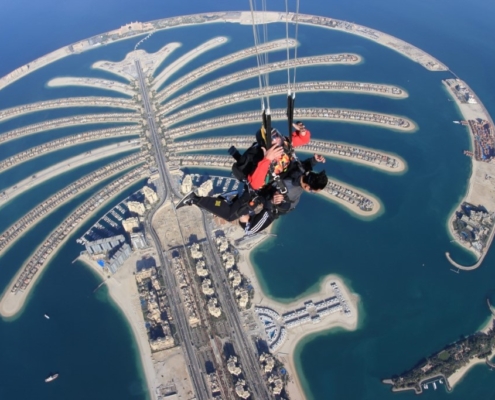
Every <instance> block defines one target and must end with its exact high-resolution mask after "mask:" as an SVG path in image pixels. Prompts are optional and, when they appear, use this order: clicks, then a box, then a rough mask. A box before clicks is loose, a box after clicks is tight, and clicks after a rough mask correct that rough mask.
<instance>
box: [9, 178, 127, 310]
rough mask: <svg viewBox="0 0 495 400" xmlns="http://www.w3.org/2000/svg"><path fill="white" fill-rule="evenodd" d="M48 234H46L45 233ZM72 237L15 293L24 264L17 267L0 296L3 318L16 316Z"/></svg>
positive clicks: (65, 240)
mask: <svg viewBox="0 0 495 400" xmlns="http://www.w3.org/2000/svg"><path fill="white" fill-rule="evenodd" d="M127 187H128V186H127V185H126V186H123V187H122V188H121V190H122V191H124V190H125V189H127ZM120 193H121V192H119V193H117V194H115V196H113V197H111V198H109V199H108V200H107V201H104V202H102V203H100V204H99V205H98V207H96V208H95V209H94V210H93V212H92V213H90V214H88V215H87V216H86V217H85V218H82V219H81V220H80V221H79V224H78V225H79V226H80V225H82V224H83V223H84V222H86V221H87V220H88V219H90V218H92V217H93V216H94V215H95V214H96V213H98V212H99V211H100V210H101V209H102V208H105V207H107V206H108V204H109V203H111V202H112V201H114V199H115V198H116V197H117V196H118V195H119V194H120ZM47 236H48V235H47ZM72 237H73V233H71V234H68V235H67V236H66V237H65V238H64V239H63V240H61V241H60V243H59V245H58V247H57V248H56V249H54V250H53V251H52V252H51V253H50V254H49V255H48V256H47V257H46V259H45V262H44V263H43V265H42V266H41V267H39V269H38V272H37V273H36V274H35V275H34V276H33V277H32V279H31V282H30V284H29V285H28V287H27V288H26V290H24V291H23V292H18V293H16V294H14V293H12V292H11V291H10V289H11V287H12V285H13V284H14V283H15V282H16V281H17V279H18V277H19V275H20V274H21V272H22V270H23V269H24V265H22V266H21V267H20V268H19V271H18V272H17V273H16V274H15V276H14V277H13V278H12V280H11V281H10V282H9V284H8V285H7V286H6V288H5V290H4V292H3V293H2V297H1V299H0V315H1V316H2V317H4V318H11V317H14V316H16V315H17V314H18V313H20V312H21V311H22V310H23V308H24V306H25V304H26V303H27V300H28V299H29V297H30V295H31V292H32V290H33V288H34V287H36V284H37V283H38V281H39V279H40V277H41V276H42V275H43V272H44V271H45V269H46V267H47V265H48V264H49V263H50V260H51V259H52V258H53V257H54V256H55V255H56V254H58V251H59V249H60V248H61V247H62V246H63V245H64V244H65V243H66V242H67V241H68V240H69V239H71V238H72ZM43 245H44V242H42V243H41V244H40V245H39V246H38V247H37V248H36V249H35V250H34V251H33V254H34V253H36V251H38V250H39V249H40V248H41V247H42V246H43Z"/></svg>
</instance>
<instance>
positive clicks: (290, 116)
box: [285, 0, 296, 147]
mask: <svg viewBox="0 0 495 400" xmlns="http://www.w3.org/2000/svg"><path fill="white" fill-rule="evenodd" d="M285 41H286V43H285V47H286V49H287V128H288V129H287V132H288V136H287V137H288V138H289V145H290V147H292V123H293V122H294V100H295V97H296V93H295V91H293V90H292V88H291V80H290V45H289V4H288V0H285ZM294 90H295V87H294Z"/></svg>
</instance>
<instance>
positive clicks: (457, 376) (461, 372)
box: [448, 318, 493, 389]
mask: <svg viewBox="0 0 495 400" xmlns="http://www.w3.org/2000/svg"><path fill="white" fill-rule="evenodd" d="M492 326H493V318H490V319H489V320H488V322H487V323H486V325H485V326H484V327H483V328H482V329H480V332H484V333H487V332H488V331H489V330H490V328H491V327H492ZM485 363H486V360H485V359H484V358H482V359H479V358H473V359H471V360H470V361H469V363H467V364H466V365H465V366H464V367H462V368H459V369H458V370H457V371H456V372H454V373H453V374H452V375H450V376H449V378H448V380H449V384H450V386H451V387H452V389H453V388H454V386H455V385H457V384H458V383H459V382H460V381H461V380H462V378H464V376H465V375H466V374H467V373H468V372H469V370H470V369H471V368H473V367H474V366H475V365H479V364H485Z"/></svg>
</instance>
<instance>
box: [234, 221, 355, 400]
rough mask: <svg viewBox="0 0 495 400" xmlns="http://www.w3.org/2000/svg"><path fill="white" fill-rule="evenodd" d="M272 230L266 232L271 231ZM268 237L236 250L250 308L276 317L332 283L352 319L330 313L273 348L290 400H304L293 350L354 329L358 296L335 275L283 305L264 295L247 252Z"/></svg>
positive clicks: (323, 294) (323, 291) (314, 297)
mask: <svg viewBox="0 0 495 400" xmlns="http://www.w3.org/2000/svg"><path fill="white" fill-rule="evenodd" d="M272 227H273V225H272V226H271V227H269V228H268V229H267V233H271V232H272ZM267 237H268V236H265V237H264V238H263V239H262V240H260V241H259V242H258V243H256V244H254V245H253V246H252V247H251V248H249V249H242V250H241V249H239V248H238V249H237V250H238V251H239V255H240V260H239V263H238V268H239V271H240V272H241V273H242V274H243V275H244V276H245V277H246V278H248V279H250V281H251V284H252V286H253V288H254V298H253V299H252V303H253V304H254V305H260V306H267V307H270V308H272V309H274V310H277V311H278V312H279V313H280V314H282V313H283V312H285V311H288V310H290V309H291V308H294V307H296V306H301V305H302V303H303V302H304V301H305V300H308V299H312V300H313V301H318V300H320V299H323V298H325V297H328V296H329V295H330V294H331V292H332V291H331V289H330V285H329V282H330V281H335V282H337V284H338V285H339V287H340V289H341V290H342V292H343V293H344V296H345V298H346V299H347V300H348V304H349V305H350V308H351V309H352V312H353V313H352V316H351V317H345V316H343V315H342V314H340V313H339V314H334V315H331V316H328V317H325V319H324V320H323V321H322V322H320V323H319V324H306V325H302V326H298V327H296V328H295V329H294V328H291V329H290V331H289V333H288V335H287V340H286V341H285V343H284V344H283V345H282V346H281V347H280V348H279V349H277V350H276V351H275V352H274V354H275V355H276V356H277V358H279V359H280V360H281V361H282V362H283V363H284V366H285V368H286V369H287V371H288V374H289V377H290V378H291V379H290V380H289V381H288V383H287V391H288V392H289V393H290V398H291V399H293V400H306V399H307V396H306V392H305V390H304V386H303V384H302V381H303V377H302V376H300V375H301V370H300V369H298V368H297V360H296V359H295V356H296V354H295V353H296V351H295V350H296V348H297V346H298V345H299V344H300V343H301V344H302V343H304V342H302V340H303V339H307V338H309V337H311V336H316V335H317V334H318V333H322V332H327V331H329V330H331V329H334V328H343V329H346V330H348V331H354V330H356V329H358V322H359V316H358V306H357V304H358V301H359V296H358V295H356V294H355V293H352V292H350V290H349V288H348V287H347V286H346V285H345V283H344V281H343V279H342V278H341V277H340V276H338V275H335V274H329V275H326V276H325V277H323V278H322V279H320V280H319V282H317V283H316V284H315V285H314V286H313V287H312V288H310V289H309V290H308V291H307V292H305V293H303V294H301V295H300V296H298V297H297V298H294V299H290V300H289V301H287V302H285V301H283V300H281V299H275V298H273V297H270V296H269V295H268V294H266V293H265V292H264V291H263V289H262V287H261V285H260V283H259V278H258V275H257V273H256V269H255V267H254V265H253V263H252V261H251V252H252V251H253V250H254V249H255V248H256V247H257V246H258V245H259V244H261V243H263V241H264V239H265V238H267Z"/></svg>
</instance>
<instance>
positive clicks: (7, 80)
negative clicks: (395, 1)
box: [0, 11, 448, 90]
mask: <svg viewBox="0 0 495 400" xmlns="http://www.w3.org/2000/svg"><path fill="white" fill-rule="evenodd" d="M229 13H235V12H228V11H223V12H212V13H208V14H189V15H188V16H186V18H183V17H170V18H162V19H159V20H155V21H152V23H147V24H146V25H148V24H149V25H152V26H151V28H147V29H141V30H139V31H132V33H133V34H132V35H130V36H124V37H119V38H114V39H112V40H108V41H107V42H102V43H96V44H90V43H89V41H88V40H87V39H82V40H80V41H79V42H75V43H72V44H69V45H67V46H64V47H61V48H59V49H56V50H54V51H52V52H50V53H48V54H45V55H43V56H41V57H39V58H37V59H35V60H33V61H31V62H29V63H27V64H25V65H22V66H20V67H19V68H17V69H15V70H14V71H12V72H11V73H9V74H7V75H5V76H3V77H1V78H0V90H1V89H3V88H4V87H6V86H8V85H10V84H12V83H14V82H16V81H17V80H19V79H21V78H23V77H24V76H26V75H28V74H29V73H31V72H33V71H36V70H38V69H40V68H43V67H45V66H47V65H49V64H51V63H53V62H55V61H58V60H60V59H62V58H64V57H67V56H70V55H72V54H79V53H81V52H85V51H88V50H92V49H95V48H98V45H107V44H112V43H116V42H119V41H122V40H127V39H132V38H137V37H139V36H143V35H147V34H149V33H151V32H157V31H161V30H165V29H173V28H178V27H183V26H188V25H193V24H195V23H197V21H196V20H195V19H196V18H198V17H202V16H204V15H208V16H209V17H210V18H211V16H218V20H213V19H203V20H202V21H201V23H202V24H210V23H238V24H241V25H242V24H246V23H251V22H250V21H251V17H250V16H249V13H248V12H247V11H241V12H238V13H239V14H238V15H237V16H234V15H229ZM283 15H284V14H283V13H278V12H272V13H266V14H265V18H266V22H267V23H268V22H277V21H278V22H283V21H282V19H280V21H279V17H283ZM301 17H304V18H318V19H320V18H321V19H323V18H324V19H326V20H328V21H329V22H330V21H336V22H337V21H338V22H339V23H345V24H347V25H349V26H350V27H351V29H350V28H349V27H344V28H340V29H339V28H335V27H333V26H326V25H323V24H319V23H315V22H311V21H307V20H306V21H303V20H302V18H299V24H304V25H310V26H316V27H320V28H323V29H333V30H338V31H341V32H344V33H349V34H352V35H357V36H360V37H362V38H364V39H367V40H371V41H374V42H375V43H378V44H380V45H382V46H384V47H387V48H389V49H392V50H394V51H396V52H399V53H400V54H402V55H404V56H405V57H407V58H409V59H411V60H413V61H414V62H419V63H420V64H421V65H422V66H423V67H425V68H426V69H429V70H432V71H434V70H447V69H448V68H447V67H446V66H445V65H444V64H442V63H441V62H440V61H438V60H437V59H436V58H434V57H433V56H431V55H430V54H428V53H426V52H424V51H423V50H421V49H419V48H417V47H416V46H413V45H412V44H410V43H408V42H405V41H403V40H401V39H398V38H396V37H394V36H391V35H388V34H386V33H384V32H380V31H377V30H373V29H371V28H367V27H365V26H362V25H355V24H351V23H347V22H346V21H341V20H333V19H331V18H330V17H319V16H313V15H307V14H301ZM270 19H272V20H271V21H270ZM189 21H192V22H189ZM167 22H171V23H174V25H171V26H168V25H166V24H167ZM163 25H165V26H163ZM355 26H356V27H358V28H360V29H361V31H355V30H353V29H352V28H354V27H355ZM366 30H368V32H366ZM119 31H120V30H119V29H114V30H112V31H108V32H104V33H102V34H100V35H98V36H100V37H101V36H107V35H112V34H113V35H115V34H117V33H118V32H119ZM369 31H371V32H373V33H375V35H376V32H378V33H379V34H381V35H382V36H383V37H382V38H380V36H378V37H377V38H375V37H372V36H371V37H370V36H368V35H369V34H370V32H369ZM366 33H368V35H366ZM394 41H396V42H395V43H394ZM393 44H395V47H394V46H393ZM397 44H400V45H402V46H403V48H407V49H409V50H410V49H414V51H416V52H417V54H415V55H414V54H408V53H407V52H406V51H404V49H402V51H401V49H400V48H398V47H397ZM421 58H426V59H430V61H429V62H428V63H426V64H424V63H421V62H420V59H421ZM429 64H432V66H434V65H435V64H437V65H439V67H440V68H435V69H433V68H428V67H427V65H429Z"/></svg>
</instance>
